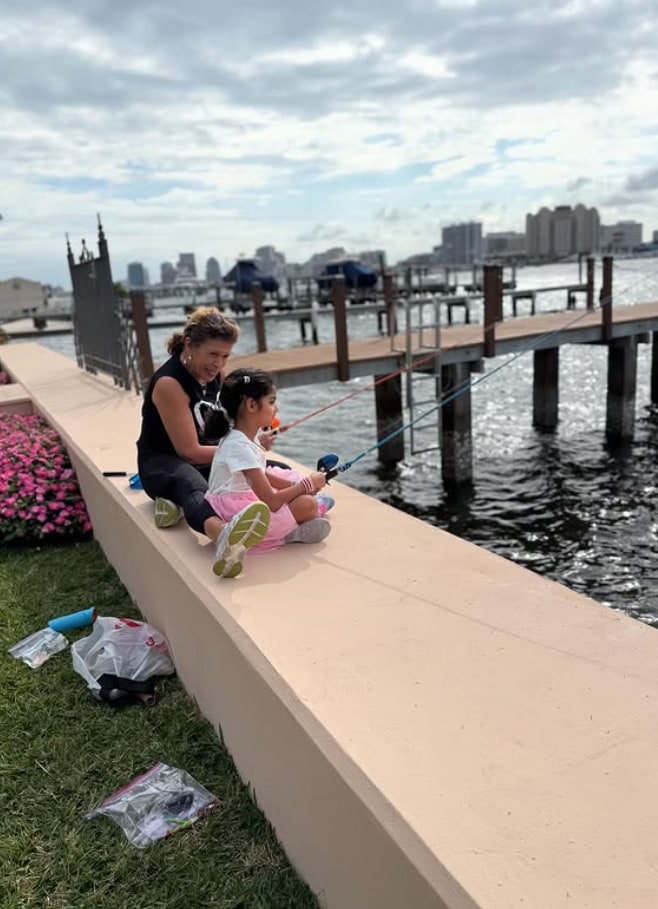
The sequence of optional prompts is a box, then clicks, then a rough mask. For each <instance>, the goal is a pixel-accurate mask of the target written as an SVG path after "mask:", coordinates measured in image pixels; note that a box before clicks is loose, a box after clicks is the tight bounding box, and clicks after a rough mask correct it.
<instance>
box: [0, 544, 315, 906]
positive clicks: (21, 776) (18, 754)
mask: <svg viewBox="0 0 658 909" xmlns="http://www.w3.org/2000/svg"><path fill="white" fill-rule="evenodd" d="M92 605H93V606H95V607H96V609H97V610H98V612H99V613H100V614H101V615H115V616H126V617H134V618H139V617H140V616H139V613H138V612H137V611H136V609H135V608H134V606H133V605H132V603H131V600H130V597H129V595H128V593H127V591H126V590H125V588H124V587H123V586H122V585H121V583H120V581H119V579H118V578H117V576H116V574H115V573H114V571H113V569H112V568H111V566H110V565H109V564H108V563H107V561H106V559H105V557H104V555H103V554H102V552H101V550H100V548H99V547H98V546H97V544H95V543H93V542H88V543H79V544H76V545H67V546H57V547H47V548H44V549H42V550H18V551H11V550H9V551H7V550H3V551H1V552H0V686H1V688H0V781H1V786H0V882H1V883H0V907H1V909H19V907H20V909H32V907H34V909H37V907H38V909H43V907H48V909H85V907H92V906H93V907H94V909H179V907H180V909H203V907H217V909H279V907H281V909H282V907H294V909H316V907H317V903H316V901H315V898H314V896H313V894H312V893H311V891H310V890H309V888H308V887H307V886H306V885H305V884H303V883H302V882H301V881H300V879H299V878H298V877H297V876H296V875H295V873H294V871H293V870H292V868H291V867H290V865H289V863H288V861H287V859H286V857H285V855H284V853H283V852H282V850H281V848H280V846H279V844H278V842H277V840H276V836H275V835H274V832H273V830H272V828H271V827H270V826H269V824H268V823H267V821H266V820H265V818H264V817H263V815H262V814H261V813H260V811H259V810H258V809H257V808H256V806H255V805H254V803H253V802H252V801H251V799H250V797H249V793H248V790H247V788H246V787H245V786H244V785H243V784H242V782H241V781H240V778H239V776H238V774H237V772H236V770H235V767H234V765H233V762H232V760H231V758H230V756H229V755H228V753H227V752H226V750H225V749H224V748H223V747H222V746H221V745H220V743H219V740H218V738H217V736H216V735H215V732H214V731H213V729H212V727H211V726H210V724H209V723H207V722H206V721H205V720H204V719H203V718H202V717H201V716H200V714H199V712H198V711H197V709H196V707H195V706H194V704H193V703H192V701H191V700H190V698H189V697H188V696H187V694H186V693H185V691H184V690H183V688H182V686H181V685H180V683H179V682H178V680H177V679H175V678H170V679H166V680H164V682H163V683H162V684H161V685H160V688H159V696H158V702H157V705H156V706H155V707H153V708H146V707H141V706H135V707H129V708H127V709H123V710H115V709H113V708H111V707H108V706H107V705H105V704H101V703H99V702H97V701H95V700H94V699H93V698H92V696H91V694H90V693H89V691H88V689H87V687H86V685H85V682H84V681H83V679H82V678H81V677H80V676H79V675H77V674H76V673H75V672H74V671H73V667H72V665H71V656H70V651H69V650H68V649H67V650H65V651H63V652H62V653H59V654H56V655H55V656H53V657H51V658H50V660H49V661H48V662H47V663H45V664H44V665H43V666H42V667H41V668H39V669H36V670H33V669H30V668H29V667H28V666H26V665H25V664H24V663H22V662H20V661H18V660H15V659H13V658H12V657H10V656H9V654H8V653H7V649H8V648H9V647H10V646H11V645H12V644H14V643H16V642H17V641H19V640H20V639H21V638H23V637H26V636H27V635H28V634H31V633H32V632H33V631H36V630H37V629H39V628H43V627H44V626H45V625H46V623H47V620H48V619H49V618H52V617H53V616H57V615H64V614H66V613H68V612H73V611H76V610H78V609H85V608H87V607H88V606H92ZM88 631H89V629H86V630H84V629H83V630H80V631H78V632H74V633H72V634H71V633H69V634H68V635H67V637H68V639H69V641H72V640H73V639H74V635H75V636H76V637H81V636H83V635H84V634H86V633H88ZM156 761H164V762H165V763H167V764H170V765H172V766H175V767H181V768H183V769H185V770H187V771H188V772H189V773H191V774H192V776H193V777H194V778H195V779H196V780H198V782H200V783H201V784H202V785H203V786H205V787H206V788H207V789H209V790H210V791H211V792H213V793H214V794H215V795H216V796H217V797H218V798H219V800H220V806H219V807H218V808H217V809H215V811H214V812H213V813H211V814H210V815H209V816H208V817H206V818H203V819H201V820H199V821H198V822H197V823H196V824H194V825H193V826H192V827H189V828H187V829H185V830H181V831H180V833H177V834H175V835H173V836H171V837H169V838H167V839H165V840H160V841H159V842H157V843H154V844H152V845H151V846H149V847H148V848H146V849H142V850H140V849H136V848H135V847H134V846H132V845H130V843H129V842H128V841H127V839H126V838H125V836H124V834H123V832H122V831H121V829H120V828H119V827H118V826H117V825H116V824H114V823H113V822H112V821H110V820H109V819H108V818H104V817H101V818H96V819H93V820H89V821H87V820H84V819H83V815H84V813H85V812H86V811H88V810H90V809H91V808H93V807H95V806H96V805H98V804H99V803H100V802H101V801H102V800H103V799H104V798H105V797H106V796H108V795H109V794H110V793H112V792H114V791H115V790H116V789H117V788H119V787H120V786H122V785H124V784H125V783H126V782H128V780H130V779H131V778H132V777H133V776H135V775H137V774H139V773H141V772H143V771H144V770H146V769H148V768H149V767H150V766H152V765H153V764H154V763H156Z"/></svg>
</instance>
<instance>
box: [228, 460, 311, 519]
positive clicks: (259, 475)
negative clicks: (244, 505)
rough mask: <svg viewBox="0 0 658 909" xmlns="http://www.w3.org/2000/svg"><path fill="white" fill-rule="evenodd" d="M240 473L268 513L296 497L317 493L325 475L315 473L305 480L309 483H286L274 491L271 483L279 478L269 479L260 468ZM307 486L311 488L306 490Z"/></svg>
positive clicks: (302, 481) (301, 481)
mask: <svg viewBox="0 0 658 909" xmlns="http://www.w3.org/2000/svg"><path fill="white" fill-rule="evenodd" d="M242 473H243V474H244V475H245V479H246V480H247V483H249V485H250V486H251V488H252V489H253V491H254V492H255V493H256V495H257V496H258V498H259V499H260V500H261V502H265V504H266V505H267V506H268V507H269V509H270V511H278V510H279V508H281V506H282V505H288V504H289V503H290V502H292V500H293V499H296V498H297V496H301V495H309V494H313V493H315V492H319V491H320V490H321V489H322V487H323V486H324V485H325V483H326V477H325V475H324V474H323V473H320V472H319V471H317V472H316V473H312V474H310V475H309V476H308V477H306V478H305V480H306V481H310V483H308V482H306V483H305V481H304V480H300V481H299V482H298V483H294V484H293V485H292V486H291V485H290V483H288V485H287V486H285V487H284V488H282V489H275V488H274V486H273V485H272V482H271V481H272V480H275V479H280V478H278V477H269V476H267V475H266V473H265V471H264V470H261V469H260V468H257V467H254V468H252V469H250V470H243V471H242ZM284 482H285V481H284ZM308 486H310V487H311V488H310V489H309V488H307V487H308Z"/></svg>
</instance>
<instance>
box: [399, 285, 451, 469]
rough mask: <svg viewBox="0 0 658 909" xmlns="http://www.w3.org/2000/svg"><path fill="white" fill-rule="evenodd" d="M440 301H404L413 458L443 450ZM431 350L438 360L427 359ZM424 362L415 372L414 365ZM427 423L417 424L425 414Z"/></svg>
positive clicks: (410, 449)
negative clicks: (437, 406)
mask: <svg viewBox="0 0 658 909" xmlns="http://www.w3.org/2000/svg"><path fill="white" fill-rule="evenodd" d="M440 317H441V298H440V297H424V296H422V297H420V296H419V297H408V298H407V299H406V300H405V301H404V319H405V350H404V365H405V390H406V405H407V412H408V421H407V422H409V423H410V424H411V425H410V426H409V452H410V454H411V455H417V454H422V453H423V452H427V451H437V450H439V449H440V448H441V410H440V409H435V410H434V409H433V408H435V407H436V405H437V404H438V403H439V401H440V400H441V394H442V387H441V356H440V353H441V318H440ZM432 351H434V352H435V353H436V356H435V357H430V358H428V354H431V353H432ZM419 359H422V360H423V363H422V365H421V366H419V368H418V369H416V370H414V368H413V364H414V362H417V361H418V360H419ZM426 410H430V411H431V412H430V413H428V414H427V418H426V419H425V420H419V421H418V422H417V423H416V422H414V421H415V420H416V419H418V417H420V415H421V414H422V413H423V412H424V411H426Z"/></svg>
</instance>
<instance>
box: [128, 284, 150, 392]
mask: <svg viewBox="0 0 658 909" xmlns="http://www.w3.org/2000/svg"><path fill="white" fill-rule="evenodd" d="M130 312H131V315H132V320H133V326H134V328H135V338H136V340H137V354H138V356H139V371H140V374H141V379H142V384H143V386H144V387H146V384H147V383H148V381H149V379H150V378H151V376H152V375H153V355H152V353H151V337H150V335H149V327H148V322H147V320H146V302H145V299H144V293H143V292H141V291H136V290H131V292H130Z"/></svg>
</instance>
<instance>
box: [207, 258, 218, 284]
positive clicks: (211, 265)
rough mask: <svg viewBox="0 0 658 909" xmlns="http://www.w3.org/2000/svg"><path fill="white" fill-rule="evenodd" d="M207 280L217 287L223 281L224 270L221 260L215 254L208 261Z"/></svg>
mask: <svg viewBox="0 0 658 909" xmlns="http://www.w3.org/2000/svg"><path fill="white" fill-rule="evenodd" d="M206 281H207V282H208V284H214V286H215V287H218V286H219V285H220V284H221V283H222V272H221V269H220V267H219V262H218V261H217V259H215V258H214V256H211V257H210V258H209V259H208V261H207V262H206Z"/></svg>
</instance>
